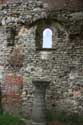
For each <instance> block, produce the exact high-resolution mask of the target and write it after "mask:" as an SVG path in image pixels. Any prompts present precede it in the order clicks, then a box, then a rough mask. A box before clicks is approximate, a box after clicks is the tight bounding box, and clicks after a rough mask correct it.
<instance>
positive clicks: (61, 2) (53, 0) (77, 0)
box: [43, 0, 83, 9]
mask: <svg viewBox="0 0 83 125" xmlns="http://www.w3.org/2000/svg"><path fill="white" fill-rule="evenodd" d="M43 1H44V2H45V3H48V5H49V9H57V8H61V9H62V8H63V9H64V7H65V6H66V7H70V9H72V7H74V8H73V9H76V8H77V9H81V8H83V0H43Z"/></svg>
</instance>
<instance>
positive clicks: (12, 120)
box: [0, 114, 24, 125]
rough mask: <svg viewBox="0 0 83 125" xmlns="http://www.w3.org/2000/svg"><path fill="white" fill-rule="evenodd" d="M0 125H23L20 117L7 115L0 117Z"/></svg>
mask: <svg viewBox="0 0 83 125" xmlns="http://www.w3.org/2000/svg"><path fill="white" fill-rule="evenodd" d="M0 125H24V122H23V121H22V120H21V118H20V117H17V116H12V115H9V114H3V115H0Z"/></svg>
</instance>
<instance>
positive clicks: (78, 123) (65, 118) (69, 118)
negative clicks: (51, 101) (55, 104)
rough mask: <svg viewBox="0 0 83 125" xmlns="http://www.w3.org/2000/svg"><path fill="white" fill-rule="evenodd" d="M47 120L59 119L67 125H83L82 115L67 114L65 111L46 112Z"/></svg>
mask: <svg viewBox="0 0 83 125" xmlns="http://www.w3.org/2000/svg"><path fill="white" fill-rule="evenodd" d="M47 114H48V117H47V118H48V121H60V122H62V123H66V124H69V125H73V124H75V125H83V116H79V115H77V114H72V115H68V114H67V113H65V112H60V113H52V112H48V113H47Z"/></svg>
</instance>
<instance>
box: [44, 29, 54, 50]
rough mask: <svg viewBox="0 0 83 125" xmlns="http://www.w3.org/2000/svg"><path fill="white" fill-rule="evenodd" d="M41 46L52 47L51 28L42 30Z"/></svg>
mask: <svg viewBox="0 0 83 125" xmlns="http://www.w3.org/2000/svg"><path fill="white" fill-rule="evenodd" d="M43 48H52V30H51V29H49V28H46V29H45V30H44V31H43Z"/></svg>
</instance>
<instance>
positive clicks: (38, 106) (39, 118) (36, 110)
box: [32, 80, 50, 125]
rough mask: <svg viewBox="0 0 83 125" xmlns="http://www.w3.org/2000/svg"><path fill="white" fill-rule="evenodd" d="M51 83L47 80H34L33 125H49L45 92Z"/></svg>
mask: <svg viewBox="0 0 83 125" xmlns="http://www.w3.org/2000/svg"><path fill="white" fill-rule="evenodd" d="M49 83H50V82H49V81H46V80H33V84H34V86H35V97H34V103H33V110H32V125H47V118H46V105H45V94H46V88H47V86H48V85H49Z"/></svg>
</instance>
